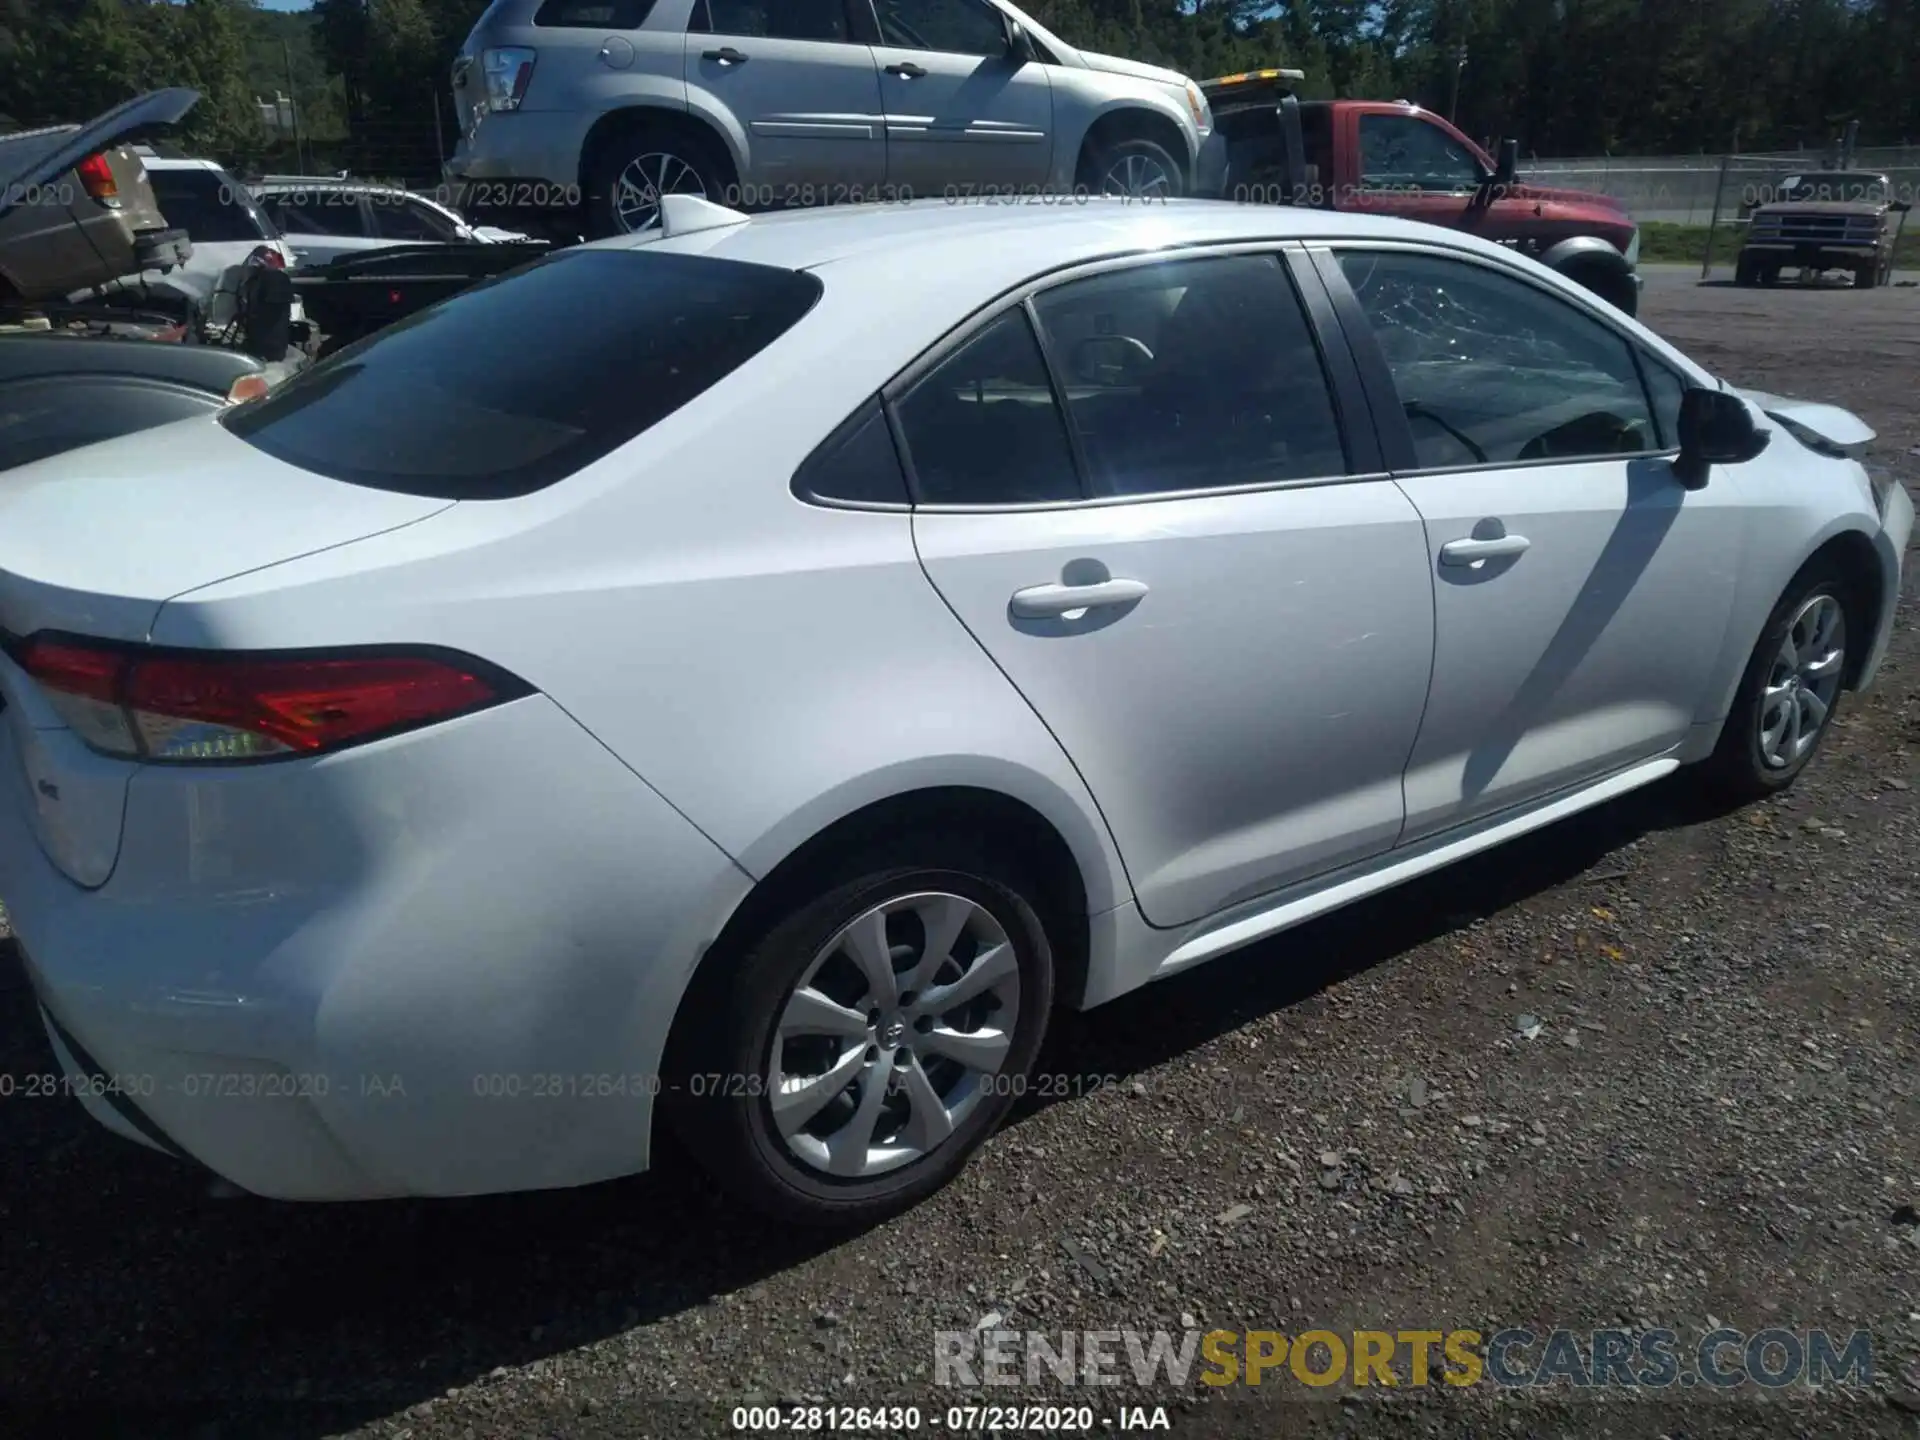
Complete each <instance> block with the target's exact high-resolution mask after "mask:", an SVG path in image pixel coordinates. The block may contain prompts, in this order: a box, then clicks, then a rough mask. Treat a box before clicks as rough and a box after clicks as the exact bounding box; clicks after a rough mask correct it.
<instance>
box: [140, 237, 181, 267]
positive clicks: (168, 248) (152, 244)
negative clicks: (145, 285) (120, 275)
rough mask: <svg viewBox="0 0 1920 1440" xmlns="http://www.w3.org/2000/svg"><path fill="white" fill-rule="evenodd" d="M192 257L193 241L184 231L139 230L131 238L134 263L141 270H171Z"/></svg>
mask: <svg viewBox="0 0 1920 1440" xmlns="http://www.w3.org/2000/svg"><path fill="white" fill-rule="evenodd" d="M192 256H193V241H192V240H190V239H188V238H187V232H186V231H184V230H141V231H137V232H136V233H135V234H134V237H133V258H134V262H135V263H136V264H137V265H139V267H140V268H141V269H142V270H172V269H175V268H177V267H178V266H181V265H184V264H186V263H187V261H188V260H189V259H191V258H192Z"/></svg>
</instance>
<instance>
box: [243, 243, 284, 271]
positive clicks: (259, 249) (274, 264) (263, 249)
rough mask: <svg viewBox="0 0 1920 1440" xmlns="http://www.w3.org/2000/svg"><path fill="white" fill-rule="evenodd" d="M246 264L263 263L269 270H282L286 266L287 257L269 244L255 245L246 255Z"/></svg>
mask: <svg viewBox="0 0 1920 1440" xmlns="http://www.w3.org/2000/svg"><path fill="white" fill-rule="evenodd" d="M247 264H249V265H264V266H266V267H267V268H268V269H269V270H284V269H286V268H287V257H286V256H284V255H282V254H281V253H280V252H279V251H278V250H276V249H274V248H273V246H271V245H256V246H254V247H253V251H252V253H251V254H249V255H248V256H247Z"/></svg>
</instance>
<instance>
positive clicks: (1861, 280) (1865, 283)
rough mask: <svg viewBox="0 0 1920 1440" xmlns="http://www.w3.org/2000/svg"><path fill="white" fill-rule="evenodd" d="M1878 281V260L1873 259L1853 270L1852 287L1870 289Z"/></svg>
mask: <svg viewBox="0 0 1920 1440" xmlns="http://www.w3.org/2000/svg"><path fill="white" fill-rule="evenodd" d="M1879 283H1880V262H1879V261H1878V260H1874V261H1871V262H1869V263H1868V264H1865V265H1862V266H1860V267H1859V269H1857V270H1855V271H1854V272H1853V288H1854V289H1856V290H1871V289H1873V287H1874V286H1876V285H1878V284H1879Z"/></svg>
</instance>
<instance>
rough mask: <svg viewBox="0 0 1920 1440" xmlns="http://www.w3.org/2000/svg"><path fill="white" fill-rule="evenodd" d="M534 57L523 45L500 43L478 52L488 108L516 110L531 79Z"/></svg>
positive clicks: (524, 95)
mask: <svg viewBox="0 0 1920 1440" xmlns="http://www.w3.org/2000/svg"><path fill="white" fill-rule="evenodd" d="M535 58H536V56H535V54H534V52H533V51H532V50H529V49H527V48H526V47H525V46H522V45H503V46H501V47H500V48H498V49H495V50H482V51H481V52H480V71H481V74H482V75H483V76H485V78H486V85H487V108H488V109H490V110H495V111H503V110H518V109H519V108H520V102H521V101H522V100H524V99H525V98H526V95H527V84H528V82H529V81H531V80H532V79H533V62H534V60H535Z"/></svg>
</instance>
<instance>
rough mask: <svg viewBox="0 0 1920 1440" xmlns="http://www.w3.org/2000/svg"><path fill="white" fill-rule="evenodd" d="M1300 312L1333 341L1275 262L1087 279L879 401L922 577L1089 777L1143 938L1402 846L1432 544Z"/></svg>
mask: <svg viewBox="0 0 1920 1440" xmlns="http://www.w3.org/2000/svg"><path fill="white" fill-rule="evenodd" d="M1303 282H1304V286H1305V287H1306V288H1302V284H1303ZM1303 296H1305V297H1307V299H1308V301H1309V302H1310V303H1312V304H1314V305H1316V306H1317V307H1318V309H1319V312H1320V319H1321V320H1322V321H1323V322H1324V321H1325V320H1326V317H1327V312H1326V306H1327V301H1326V295H1325V291H1324V290H1323V289H1321V288H1319V286H1318V282H1317V281H1316V280H1315V279H1314V277H1313V275H1312V272H1311V270H1310V269H1309V270H1304V271H1298V272H1296V269H1295V266H1294V264H1293V263H1292V261H1291V260H1290V259H1289V258H1287V257H1285V256H1283V255H1281V254H1278V253H1259V252H1249V251H1242V252H1239V253H1223V254H1216V255H1210V256H1205V257H1201V258H1179V259H1169V258H1153V259H1147V260H1130V261H1127V262H1122V263H1120V264H1118V265H1110V266H1105V267H1098V268H1096V269H1094V270H1092V271H1089V272H1084V273H1081V274H1079V275H1076V276H1073V277H1071V278H1067V279H1063V280H1059V281H1055V282H1052V283H1049V284H1047V285H1046V286H1045V287H1044V288H1041V289H1039V290H1037V291H1036V292H1035V293H1033V294H1032V295H1030V296H1029V297H1027V298H1026V299H1025V300H1024V301H1023V302H1022V303H1018V304H1014V305H1012V306H1011V307H1010V308H1007V309H1003V310H1001V311H1000V312H999V313H998V314H996V315H994V316H992V317H990V318H988V319H986V320H985V321H984V322H983V323H981V324H980V325H979V326H978V327H977V328H976V329H974V330H973V331H972V332H970V333H969V334H967V335H966V336H964V337H962V338H960V339H958V340H957V343H955V344H953V345H952V346H950V347H949V348H947V349H946V350H944V351H943V352H941V353H938V354H937V355H935V356H934V357H931V358H930V359H929V361H927V362H924V363H923V364H922V365H921V366H920V367H918V368H917V369H916V370H915V371H913V372H910V373H909V374H908V375H906V376H903V377H902V378H901V380H900V381H899V382H897V383H896V385H895V386H893V387H891V390H890V394H889V398H890V401H891V403H892V404H893V406H894V414H895V418H896V420H897V421H898V425H899V431H900V434H901V436H902V437H903V439H904V441H905V447H906V452H907V460H908V468H909V472H910V480H911V483H912V486H913V491H914V500H915V512H914V535H915V539H916V542H917V544H918V546H919V550H920V555H921V559H922V563H923V564H924V565H925V568H926V571H927V574H928V576H929V577H930V578H931V579H932V581H933V583H934V585H935V586H936V587H937V588H938V589H939V591H940V593H941V595H942V596H944V597H945V599H946V601H947V603H948V604H949V605H950V606H952V608H953V610H954V612H955V614H957V615H958V616H959V617H960V619H961V620H962V621H963V622H964V623H965V624H966V626H967V627H968V629H969V630H970V631H971V632H972V634H973V635H974V637H975V639H977V640H978V641H979V643H980V644H981V646H983V647H984V648H985V649H986V650H987V651H988V652H989V653H990V654H991V655H992V656H993V658H994V660H995V661H996V662H997V663H998V664H999V666H1000V668H1001V669H1002V670H1003V671H1005V673H1006V674H1007V675H1008V677H1009V678H1010V679H1011V680H1012V681H1013V683H1014V684H1015V685H1016V686H1018V687H1019V689H1020V690H1021V692H1022V693H1023V694H1024V695H1025V696H1026V698H1027V700H1028V701H1029V702H1030V703H1031V704H1032V705H1033V707H1034V708H1035V710H1036V711H1037V712H1038V713H1039V715H1040V716H1041V718H1042V719H1043V720H1044V721H1045V722H1046V723H1047V725H1048V726H1049V727H1051V729H1052V730H1053V733H1054V734H1055V735H1056V736H1057V737H1058V738H1059V740H1060V743H1061V744H1062V746H1063V747H1064V748H1065V749H1066V751H1067V753H1068V755H1069V756H1070V757H1071V758H1072V760H1073V762H1074V764H1075V765H1076V766H1078V768H1079V769H1080V772H1081V773H1082V775H1084V776H1085V778H1086V781H1087V784H1088V786H1089V788H1090V789H1091V790H1092V792H1093V794H1094V796H1095V798H1096V799H1097V800H1098V801H1099V804H1100V807H1101V809H1102V811H1103V813H1104V814H1105V816H1106V818H1107V821H1108V823H1109V824H1110V825H1111V827H1112V830H1113V834H1114V837H1115V839H1116V841H1117V842H1118V845H1119V848H1120V851H1121V854H1122V856H1123V857H1124V858H1125V861H1126V864H1127V868H1128V872H1129V874H1130V876H1131V879H1132V882H1133V886H1134V889H1135V893H1136V894H1137V896H1138V898H1139V902H1140V905H1141V908H1142V910H1143V912H1144V913H1145V915H1146V917H1147V919H1148V920H1150V921H1151V922H1152V923H1154V924H1156V925H1178V924H1182V923H1185V922H1188V921H1192V920H1196V919H1199V918H1200V917H1203V916H1206V915H1208V914H1211V913H1213V912H1215V911H1217V910H1220V909H1222V908H1224V907H1226V906H1229V905H1231V904H1234V903H1236V902H1238V901H1241V900H1248V899H1252V898H1254V897H1256V896H1259V895H1261V894H1264V893H1266V892H1268V891H1272V890H1274V889H1277V888H1279V887H1281V886H1283V885H1286V884H1287V883H1289V882H1291V881H1294V880H1299V879H1303V878H1305V877H1307V876H1310V875H1313V874H1316V873H1318V872H1321V871H1325V870H1329V869H1332V868H1335V867H1337V866H1339V865H1342V864H1345V863H1348V862H1351V861H1355V860H1359V859H1363V858H1365V857H1367V856H1370V855H1373V854H1377V853H1378V852H1380V851H1383V850H1385V849H1387V848H1388V847H1390V846H1391V845H1392V844H1393V843H1394V841H1395V840H1396V839H1397V837H1398V835H1399V833H1400V828H1401V821H1402V818H1403V806H1402V801H1401V771H1402V769H1403V767H1404V765H1405V763H1406V757H1407V752H1408V750H1409V749H1410V748H1411V746H1412V744H1413V740H1414V735H1415V732H1416V730H1417V728H1418V725H1419V721H1420V709H1421V705H1422V703H1423V702H1424V700H1425V698H1426V692H1427V680H1428V666H1429V661H1430V659H1431V650H1432V639H1433V630H1432V626H1433V592H1432V586H1431V584H1430V582H1429V581H1428V578H1427V573H1426V542H1425V539H1424V535H1423V531H1422V529H1421V524H1420V517H1419V515H1418V513H1417V512H1416V511H1415V510H1414V508H1413V506H1412V505H1411V504H1410V503H1409V502H1408V500H1407V498H1406V497H1405V496H1404V495H1403V494H1401V492H1400V491H1399V489H1398V488H1396V487H1395V486H1394V485H1393V483H1392V482H1391V481H1390V480H1388V479H1386V478H1385V476H1384V475H1382V474H1380V473H1379V469H1380V466H1379V459H1378V455H1377V452H1376V449H1375V442H1374V440H1373V437H1372V435H1371V432H1370V431H1368V430H1365V429H1362V428H1361V427H1360V426H1359V425H1358V424H1357V423H1355V422H1357V421H1358V420H1359V418H1360V416H1361V415H1363V414H1364V413H1365V412H1364V407H1363V406H1362V405H1361V402H1360V401H1359V399H1358V391H1357V386H1358V380H1357V377H1356V374H1355V372H1354V371H1353V369H1352V366H1351V362H1350V360H1349V359H1348V357H1347V355H1346V352H1345V350H1344V348H1343V347H1342V346H1341V342H1339V341H1338V339H1337V338H1334V337H1329V339H1328V342H1327V348H1326V349H1325V350H1324V352H1323V349H1322V345H1321V342H1320V340H1319V338H1318V336H1317V335H1316V327H1315V325H1314V324H1313V323H1312V322H1311V321H1310V318H1309V312H1308V309H1307V306H1306V304H1303V298H1302V297H1303ZM1336 396H1339V397H1340V398H1339V399H1336Z"/></svg>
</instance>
